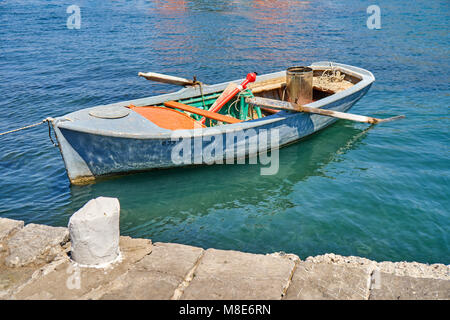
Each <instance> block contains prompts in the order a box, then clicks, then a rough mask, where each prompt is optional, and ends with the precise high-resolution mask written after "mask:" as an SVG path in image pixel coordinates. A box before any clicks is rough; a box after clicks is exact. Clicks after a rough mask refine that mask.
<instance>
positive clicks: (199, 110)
mask: <svg viewBox="0 0 450 320" xmlns="http://www.w3.org/2000/svg"><path fill="white" fill-rule="evenodd" d="M360 80H361V79H359V78H357V77H355V76H353V75H350V74H346V73H342V72H341V71H339V70H330V69H327V70H314V71H313V95H312V100H311V101H309V102H308V101H307V102H306V103H311V102H315V101H318V100H320V99H323V98H326V97H328V96H330V95H333V94H335V93H337V92H339V91H343V90H346V89H348V88H350V87H351V86H353V85H355V84H356V83H358V82H359V81H360ZM222 92H223V91H220V92H214V93H209V94H205V95H199V96H195V97H190V98H186V99H180V100H177V101H166V102H164V104H161V105H154V106H142V107H136V106H134V105H129V106H128V107H129V108H130V109H131V110H133V111H134V112H137V113H139V114H140V115H142V116H143V117H145V118H146V119H148V120H149V121H151V122H153V123H154V124H156V125H157V126H159V127H161V128H164V129H169V130H180V129H196V128H204V127H213V126H217V125H224V124H231V123H238V122H243V121H251V120H254V119H260V118H263V117H266V116H269V115H272V114H274V113H276V112H278V111H279V110H275V109H270V108H263V107H258V106H252V105H249V104H247V103H246V101H245V99H246V98H247V97H264V98H270V99H276V100H282V101H288V99H289V97H288V95H287V90H286V77H285V76H283V77H279V78H273V79H269V80H264V81H258V80H256V81H255V82H253V83H250V84H249V85H248V86H247V89H246V90H243V91H241V92H240V93H238V94H237V95H236V96H235V97H234V98H232V99H231V100H230V101H229V102H227V103H226V104H225V105H224V106H223V107H222V108H221V109H220V110H219V111H218V112H211V111H209V110H210V109H211V107H212V105H213V104H214V102H215V101H216V100H217V99H218V98H219V97H220V96H221V94H222Z"/></svg>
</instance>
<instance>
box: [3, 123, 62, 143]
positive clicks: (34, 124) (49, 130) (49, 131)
mask: <svg viewBox="0 0 450 320" xmlns="http://www.w3.org/2000/svg"><path fill="white" fill-rule="evenodd" d="M54 120H55V119H54V118H51V117H47V118H45V119H43V120H41V121H39V122H36V123H33V124H29V125H26V126H23V127H20V128H17V129H13V130H9V131H6V132H2V133H0V136H3V135H6V134H9V133H14V132H18V131H22V130H25V129H29V128H33V127H37V126H39V125H41V124H44V123H47V124H48V136H49V138H50V141H51V142H52V143H53V145H54V146H55V147H57V146H58V144H57V143H55V142H54V141H53V139H52V135H51V122H53V121H54Z"/></svg>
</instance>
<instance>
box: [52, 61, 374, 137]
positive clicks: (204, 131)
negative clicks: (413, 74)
mask: <svg viewBox="0 0 450 320" xmlns="http://www.w3.org/2000/svg"><path fill="white" fill-rule="evenodd" d="M310 67H312V68H313V69H314V70H325V69H324V68H330V67H334V68H336V69H337V70H340V71H341V72H344V73H345V74H348V75H350V76H353V77H356V78H358V79H360V81H358V82H357V83H356V84H354V85H353V86H352V87H350V88H348V89H346V90H343V91H339V92H337V93H334V94H332V95H330V96H328V97H325V98H323V99H320V100H318V101H315V102H312V103H309V104H306V106H308V107H315V108H322V107H325V106H327V105H329V104H332V103H334V102H337V101H339V100H341V99H343V98H345V97H347V96H350V95H352V94H354V93H356V92H359V91H361V90H363V89H364V88H366V87H367V86H369V85H371V84H372V83H373V82H374V81H375V77H374V76H373V74H372V73H371V72H370V71H368V70H365V69H362V68H358V67H354V66H350V65H345V64H340V63H334V62H328V61H321V62H315V63H313V64H311V66H310ZM285 74H286V71H278V72H273V73H268V74H264V75H261V76H260V78H259V79H258V80H261V81H264V80H268V79H273V78H275V77H281V76H283V75H285ZM241 80H243V79H239V80H232V81H227V82H223V83H218V84H214V85H209V86H205V85H204V86H203V94H210V93H215V92H219V91H221V90H224V89H225V87H226V86H227V85H228V84H229V83H231V82H239V81H241ZM197 91H198V92H197ZM199 94H201V93H200V90H199V88H198V87H191V88H183V89H181V90H178V91H176V92H172V93H167V94H163V95H158V96H151V97H146V98H140V99H135V100H130V101H123V102H117V103H112V104H108V105H104V106H94V107H90V108H85V109H81V110H78V111H75V112H72V113H70V114H67V115H65V116H62V117H58V118H56V119H55V122H54V124H53V125H54V126H57V127H58V128H60V129H64V130H71V131H77V132H81V133H87V134H94V135H102V136H110V137H117V138H130V139H142V140H145V139H156V140H159V139H161V140H167V139H171V138H172V137H174V136H176V137H177V138H183V137H192V138H195V137H201V136H213V135H217V134H223V133H232V132H237V131H242V130H247V129H252V128H255V127H260V126H263V125H267V124H271V123H275V122H279V121H283V120H285V119H287V118H289V117H292V116H298V114H297V113H293V112H287V111H280V112H278V113H275V114H272V115H269V116H266V117H264V118H260V119H254V120H248V121H244V122H240V123H235V124H226V125H221V126H215V127H208V128H199V129H182V130H167V132H159V133H136V134H134V133H129V132H127V133H120V132H114V131H110V130H99V129H92V128H89V127H80V126H76V125H74V124H73V123H74V122H72V121H68V120H67V119H68V118H69V117H70V115H72V114H76V113H78V112H83V111H84V112H88V110H90V109H93V108H99V107H115V106H122V107H125V106H128V105H130V104H133V105H135V106H146V105H155V104H161V103H162V102H164V101H167V100H174V99H175V100H179V99H186V98H190V97H194V96H196V95H199ZM69 119H70V118H69Z"/></svg>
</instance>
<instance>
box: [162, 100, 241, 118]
mask: <svg viewBox="0 0 450 320" xmlns="http://www.w3.org/2000/svg"><path fill="white" fill-rule="evenodd" d="M164 105H165V106H166V107H169V108H175V109H180V110H183V111H187V112H190V113H195V114H198V115H200V116H203V117H206V118H209V119H213V120H217V121H222V122H226V123H238V122H242V120H239V119H236V118H233V117H229V116H225V115H223V114H220V113H216V112H211V111H208V110H203V109H200V108H196V107H193V106H189V105H187V104H184V103H180V102H176V101H167V102H164Z"/></svg>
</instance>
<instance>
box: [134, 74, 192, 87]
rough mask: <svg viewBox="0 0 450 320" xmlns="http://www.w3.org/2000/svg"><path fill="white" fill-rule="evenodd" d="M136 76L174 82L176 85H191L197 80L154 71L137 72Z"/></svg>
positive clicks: (169, 82)
mask: <svg viewBox="0 0 450 320" xmlns="http://www.w3.org/2000/svg"><path fill="white" fill-rule="evenodd" d="M138 76H140V77H144V78H145V79H147V80H150V81H156V82H162V83H168V84H174V85H177V86H193V85H196V84H197V82H195V81H193V80H188V79H185V78H180V77H174V76H169V75H167V74H162V73H156V72H147V73H143V72H139V73H138Z"/></svg>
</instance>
